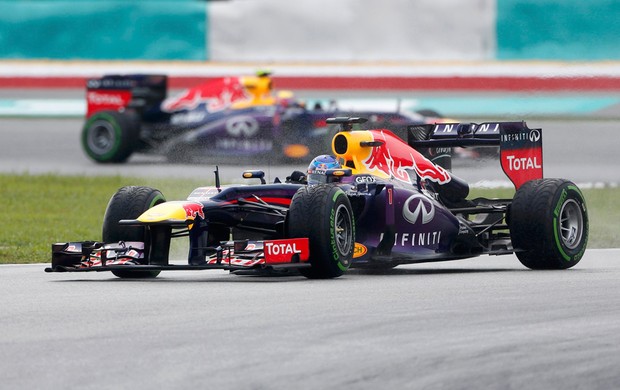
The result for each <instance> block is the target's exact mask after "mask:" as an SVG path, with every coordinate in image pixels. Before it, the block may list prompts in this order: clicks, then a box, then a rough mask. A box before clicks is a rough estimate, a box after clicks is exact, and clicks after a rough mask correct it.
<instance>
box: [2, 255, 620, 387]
mask: <svg viewBox="0 0 620 390" xmlns="http://www.w3.org/2000/svg"><path fill="white" fill-rule="evenodd" d="M43 268H44V265H42V264H41V265H37V264H35V265H3V266H0V285H2V286H3V291H2V295H1V297H0V302H1V303H2V306H1V307H2V317H1V320H0V324H1V325H0V328H1V329H2V332H1V333H0V345H1V348H0V351H1V352H0V367H2V368H1V369H0V383H2V388H6V389H16V388H20V389H35V388H45V389H72V388H74V389H77V388H80V389H100V388H107V389H154V388H159V389H172V388H179V389H180V388H183V389H187V388H208V389H291V388H295V389H377V388H383V389H614V388H618V387H619V386H620V371H618V367H619V366H620V354H619V353H618V345H620V332H618V329H620V316H618V312H617V309H618V307H619V306H620V294H619V292H620V287H619V285H620V284H619V281H620V250H616V249H611V250H590V251H587V252H586V255H585V257H584V258H583V260H582V261H581V262H580V263H579V264H578V265H577V266H576V267H574V268H573V269H570V270H563V271H531V270H528V269H526V268H524V267H523V266H521V264H520V263H519V262H518V260H517V259H516V258H515V257H514V256H502V257H487V256H484V257H481V258H478V259H471V260H461V261H456V262H447V263H440V264H423V265H415V266H413V265H411V266H401V267H397V268H395V269H393V270H391V271H389V272H386V273H383V274H365V273H361V272H360V271H353V272H350V273H347V274H346V275H344V276H343V277H341V278H338V279H334V280H316V281H310V280H306V279H304V278H303V277H301V276H287V277H251V276H236V275H231V274H228V273H226V272H224V271H180V272H176V273H175V272H169V273H162V274H161V275H160V277H158V278H157V279H154V280H148V281H128V280H121V279H117V278H115V277H113V276H112V275H110V274H108V273H97V274H95V273H91V274H46V273H44V272H43Z"/></svg>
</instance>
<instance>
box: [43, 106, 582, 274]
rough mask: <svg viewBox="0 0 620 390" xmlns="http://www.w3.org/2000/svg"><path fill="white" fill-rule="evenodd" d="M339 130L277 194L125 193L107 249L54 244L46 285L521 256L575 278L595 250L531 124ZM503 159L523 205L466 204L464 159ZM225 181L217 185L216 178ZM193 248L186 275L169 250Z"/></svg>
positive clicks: (108, 227) (253, 188) (275, 186)
mask: <svg viewBox="0 0 620 390" xmlns="http://www.w3.org/2000/svg"><path fill="white" fill-rule="evenodd" d="M364 121H365V119H361V118H346V117H345V118H332V119H329V120H328V122H330V123H333V124H336V125H338V126H341V130H340V131H339V132H338V133H337V134H336V135H335V136H334V137H333V139H332V152H333V155H322V156H319V157H317V158H315V159H314V160H313V161H312V162H311V164H310V166H309V168H308V172H304V173H302V172H293V174H292V175H291V176H290V177H288V178H286V180H285V181H284V182H281V181H280V180H279V179H277V178H276V179H275V181H274V182H273V183H269V184H267V183H266V181H265V179H264V174H263V172H262V171H248V172H245V173H244V174H243V175H244V177H246V178H254V179H255V180H259V179H260V180H261V184H253V185H235V186H228V187H222V186H220V184H219V179H217V178H218V176H217V174H216V185H215V186H214V187H200V188H197V189H195V190H194V191H193V192H192V193H191V194H190V195H189V196H188V197H187V199H186V200H180V201H166V200H165V198H164V196H163V195H162V193H161V192H159V191H158V190H156V189H153V188H149V187H124V188H121V189H120V190H119V191H118V192H117V193H116V194H115V195H114V196H113V197H112V198H111V200H110V202H109V204H108V208H107V211H106V213H105V217H104V223H103V237H102V238H103V239H102V240H101V241H81V242H65V243H57V244H54V245H53V246H52V265H51V267H49V268H47V269H46V270H47V271H48V272H90V271H111V272H112V273H113V274H115V275H116V276H118V277H122V278H144V277H155V276H157V275H158V274H159V273H160V272H161V271H167V270H198V269H214V268H217V269H226V270H230V271H265V272H277V271H278V270H290V269H296V270H298V271H299V272H300V273H301V274H302V275H304V276H306V277H309V278H334V277H338V276H340V275H342V274H343V273H344V272H345V271H346V270H347V269H348V268H349V267H366V268H389V267H394V266H397V265H399V264H407V263H418V262H433V261H444V260H455V259H464V258H470V257H475V256H479V255H503V254H510V253H514V254H516V256H517V258H518V259H519V260H520V261H521V263H523V264H524V265H525V266H526V267H529V268H532V269H564V268H570V267H572V266H574V265H575V264H577V263H578V262H579V260H580V259H581V257H582V255H583V254H584V251H585V249H586V244H587V240H588V213H587V208H586V204H585V201H584V198H583V196H582V194H581V191H580V190H579V188H577V186H576V185H575V184H574V183H572V182H570V181H568V180H564V179H549V178H543V166H542V164H543V160H542V130H541V129H530V128H528V127H527V125H526V124H525V123H524V122H496V123H482V124H475V123H450V124H435V125H418V126H410V127H409V128H408V129H407V132H408V137H407V140H403V139H402V138H400V137H398V136H396V135H395V134H394V133H392V132H391V131H389V130H387V129H375V130H353V127H354V125H357V124H361V123H363V122H364ZM472 145H475V146H481V145H495V146H497V145H499V149H500V161H501V167H502V169H503V170H504V172H505V173H506V175H507V176H508V178H509V179H510V180H511V181H512V182H513V184H514V186H515V189H516V193H515V195H514V197H513V198H512V199H486V198H476V199H469V198H468V195H469V186H468V185H467V183H465V182H464V181H463V180H461V179H459V178H458V177H456V176H455V175H454V174H452V173H451V172H450V169H449V159H450V156H449V154H438V153H436V151H437V150H438V149H439V150H445V149H446V148H448V149H449V148H452V147H454V146H472ZM216 172H217V171H216ZM180 237H187V238H189V253H188V258H187V262H186V263H185V262H184V263H181V264H179V263H178V262H175V261H171V259H170V255H169V252H170V242H171V240H172V239H176V238H180Z"/></svg>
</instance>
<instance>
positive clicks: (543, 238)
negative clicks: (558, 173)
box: [508, 179, 589, 269]
mask: <svg viewBox="0 0 620 390" xmlns="http://www.w3.org/2000/svg"><path fill="white" fill-rule="evenodd" d="M508 225H509V226H510V234H511V236H512V243H513V247H514V250H515V254H516V255H517V258H518V259H519V261H521V263H522V264H523V265H525V266H526V267H528V268H531V269H566V268H570V267H572V266H574V265H575V264H577V263H578V262H579V260H581V257H582V256H583V253H584V252H585V250H586V245H587V242H588V231H589V228H588V212H587V209H586V202H585V200H584V198H583V195H582V193H581V191H580V190H579V188H578V187H577V186H576V185H575V184H574V183H572V182H570V181H568V180H564V179H540V180H532V181H529V182H527V183H525V184H524V185H523V186H521V187H520V188H519V189H518V190H517V192H516V194H515V196H514V199H513V201H512V205H511V207H510V212H509V220H508Z"/></svg>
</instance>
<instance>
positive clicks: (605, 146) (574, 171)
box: [0, 119, 620, 183]
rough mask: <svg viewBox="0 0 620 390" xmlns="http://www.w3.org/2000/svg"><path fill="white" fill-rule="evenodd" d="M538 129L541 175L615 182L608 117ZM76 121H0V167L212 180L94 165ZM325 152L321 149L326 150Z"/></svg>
mask: <svg viewBox="0 0 620 390" xmlns="http://www.w3.org/2000/svg"><path fill="white" fill-rule="evenodd" d="M528 125H529V126H530V127H531V128H534V127H542V128H543V139H544V144H543V148H544V153H543V159H544V169H545V176H546V177H562V178H566V179H570V180H573V181H575V182H577V183H593V182H603V183H618V182H620V170H619V169H610V168H612V167H618V162H617V159H618V157H617V148H618V140H619V139H620V136H619V135H618V127H617V122H616V121H613V120H589V119H583V120H530V121H528ZM81 126H82V120H81V119H2V120H1V121H0V138H1V139H2V142H1V143H0V170H1V171H3V172H13V173H31V174H40V173H59V174H69V175H125V176H145V177H186V178H205V180H209V181H212V180H213V169H214V166H215V165H216V164H217V161H213V162H212V163H200V164H169V163H167V162H166V160H165V158H163V157H159V156H146V155H135V156H133V157H132V158H131V159H130V161H129V162H128V163H126V164H107V165H102V164H96V163H94V162H92V161H91V160H89V159H88V158H87V157H86V155H85V154H84V153H83V151H82V149H81V146H80V141H79V137H80V131H81ZM326 152H327V151H326ZM304 165H305V164H297V165H290V166H284V165H270V164H268V163H265V162H263V163H254V162H252V161H247V162H241V163H240V164H239V165H220V170H221V173H222V178H223V180H224V181H238V180H240V176H241V171H242V170H244V169H263V170H264V171H265V173H266V175H267V177H268V178H270V179H271V180H273V179H274V178H275V177H276V176H278V177H280V178H281V179H282V178H284V177H286V176H287V175H289V174H290V173H291V172H292V171H293V170H294V169H304V168H305V166H304ZM454 173H455V174H456V175H457V176H459V177H461V178H463V179H465V180H467V181H469V182H471V183H476V182H478V181H485V180H501V181H506V178H505V176H504V174H503V173H502V171H501V168H500V167H499V163H498V162H497V161H486V162H483V163H482V164H476V163H474V162H472V161H471V160H468V159H455V161H454Z"/></svg>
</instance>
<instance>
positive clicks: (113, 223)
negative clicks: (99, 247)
mask: <svg viewBox="0 0 620 390" xmlns="http://www.w3.org/2000/svg"><path fill="white" fill-rule="evenodd" d="M165 201H166V199H165V198H164V196H163V195H162V193H161V192H160V191H159V190H156V189H154V188H150V187H140V186H128V187H122V188H121V189H119V190H118V191H117V192H116V194H114V196H112V198H111V199H110V202H109V203H108V208H107V209H106V212H105V216H104V217H103V229H102V238H103V242H107V243H113V242H118V241H141V242H144V243H145V248H147V247H148V244H149V243H148V237H147V232H146V228H145V227H144V226H124V225H119V224H118V221H120V220H121V219H136V218H138V217H139V216H140V214H142V213H143V212H145V211H146V210H148V209H150V208H151V207H153V206H155V205H158V204H160V203H163V202H165ZM168 239H169V237H168ZM146 255H148V256H153V255H154V254H152V253H151V254H149V253H146ZM112 273H113V274H114V275H115V276H118V277H119V278H130V279H145V278H155V277H157V275H159V273H160V271H135V270H127V271H123V270H120V271H112Z"/></svg>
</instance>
